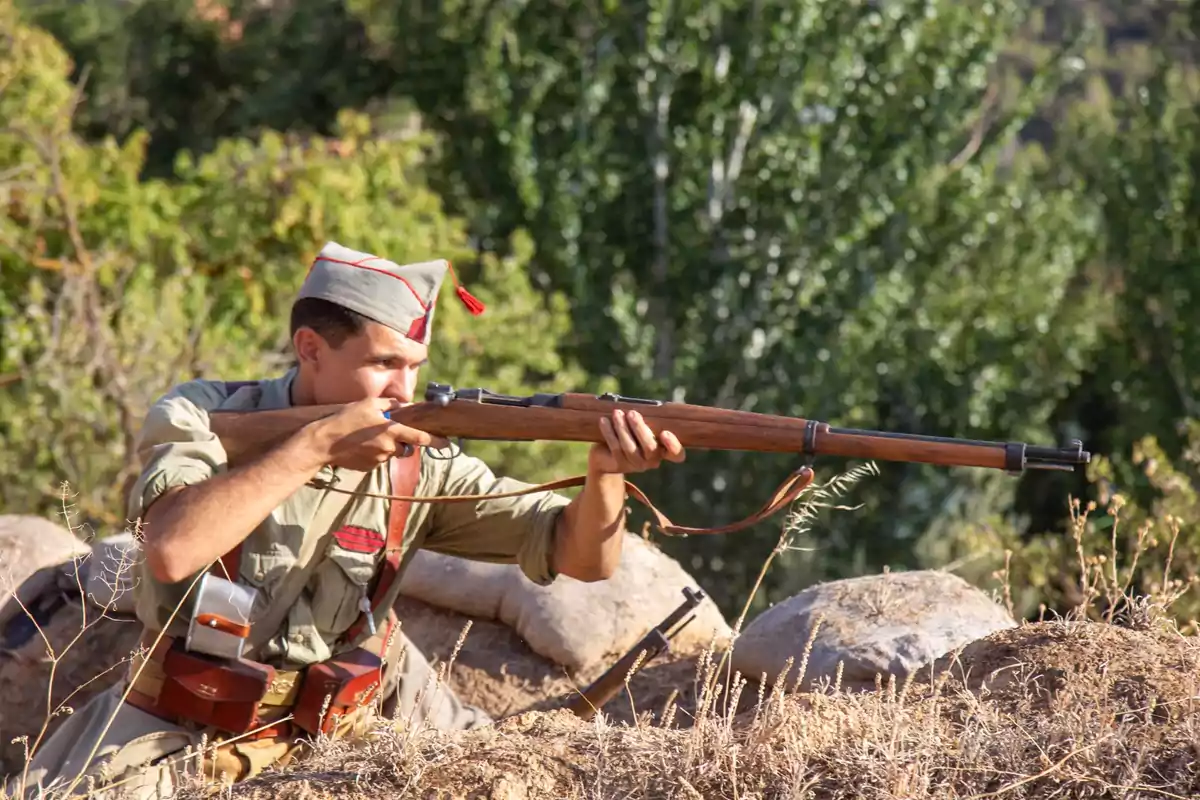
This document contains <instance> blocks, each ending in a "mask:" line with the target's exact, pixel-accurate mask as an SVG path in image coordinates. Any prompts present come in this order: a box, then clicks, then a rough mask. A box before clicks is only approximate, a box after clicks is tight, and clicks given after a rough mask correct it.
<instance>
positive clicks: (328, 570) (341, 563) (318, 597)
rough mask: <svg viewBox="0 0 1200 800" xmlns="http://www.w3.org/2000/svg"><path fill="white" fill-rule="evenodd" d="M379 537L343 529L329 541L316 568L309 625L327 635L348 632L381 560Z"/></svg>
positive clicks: (381, 549)
mask: <svg viewBox="0 0 1200 800" xmlns="http://www.w3.org/2000/svg"><path fill="white" fill-rule="evenodd" d="M383 546H384V538H383V535H382V534H379V533H377V532H375V531H372V530H370V529H367V528H357V527H344V528H341V529H339V530H337V531H336V532H334V534H333V536H332V537H331V538H330V541H329V544H328V546H327V547H326V550H325V556H324V558H323V559H322V560H321V564H320V566H318V567H317V570H316V576H315V580H314V581H313V589H312V614H313V623H314V624H315V625H316V626H317V628H319V629H320V630H321V631H323V632H325V633H327V634H333V635H337V634H340V633H342V632H343V631H345V630H346V629H347V628H349V627H350V626H351V625H352V624H354V621H355V620H356V619H358V617H359V615H360V614H361V613H362V611H363V605H364V604H363V600H364V598H369V591H370V588H371V580H372V579H373V578H374V577H375V575H376V573H377V572H378V570H379V564H380V562H381V561H382V560H383Z"/></svg>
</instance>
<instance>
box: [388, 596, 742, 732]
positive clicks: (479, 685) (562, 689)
mask: <svg viewBox="0 0 1200 800" xmlns="http://www.w3.org/2000/svg"><path fill="white" fill-rule="evenodd" d="M397 612H398V613H399V614H400V618H401V620H402V629H403V630H404V632H405V633H406V634H407V635H408V637H409V638H410V639H411V640H412V641H413V643H414V644H416V645H417V646H418V647H420V648H421V650H422V652H424V653H425V655H426V656H427V657H429V659H430V660H431V662H433V664H434V666H435V668H436V667H437V666H438V665H439V664H442V663H445V662H446V661H447V660H448V659H449V658H450V656H451V654H452V653H453V651H454V647H455V644H456V643H457V641H458V638H459V635H460V634H461V632H462V629H463V626H464V625H465V624H466V623H467V618H466V617H464V616H462V615H460V614H456V613H454V612H451V611H445V610H443V609H439V608H434V607H432V606H429V605H426V604H425V603H422V602H420V601H418V600H412V599H409V598H401V600H400V603H399V604H398V605H397ZM701 655H702V654H701V653H696V652H678V653H676V652H668V653H664V654H662V655H661V656H659V657H658V658H657V659H655V660H654V661H652V662H650V663H649V664H646V665H645V666H643V667H642V668H641V669H640V670H639V671H638V673H637V674H636V675H635V676H634V677H633V679H632V680H631V681H630V682H629V691H628V692H625V691H622V692H621V694H619V695H618V696H617V697H615V698H613V699H612V700H611V701H609V703H608V704H606V705H605V706H604V708H603V711H604V712H605V714H606V715H607V716H608V717H610V718H611V719H612V720H613V721H614V722H623V723H631V722H632V721H633V719H634V713H635V712H636V713H637V714H638V715H639V716H640V715H643V714H647V713H649V714H650V715H651V716H652V719H653V720H655V721H658V720H659V719H660V718H661V715H662V712H663V711H664V709H665V707H666V705H667V703H668V702H670V703H672V704H674V705H675V706H677V711H676V712H675V714H674V718H673V721H674V724H676V725H687V724H689V722H690V719H691V714H692V713H693V712H694V710H695V703H696V697H697V688H698V683H699V680H698V679H699V677H700V673H699V664H698V661H699V657H700V656H701ZM717 658H719V654H718V655H717ZM602 672H603V668H597V669H595V670H592V671H590V672H587V673H583V674H579V675H574V676H572V675H569V674H567V671H566V670H565V669H564V668H563V667H561V666H559V665H558V664H555V663H553V662H552V661H550V660H549V659H546V658H543V657H542V656H540V655H538V654H537V653H535V652H533V650H531V649H530V648H529V646H528V645H526V644H525V642H523V641H522V640H521V638H520V637H519V636H518V635H517V634H516V633H515V632H514V631H513V630H512V629H511V628H509V627H508V626H507V625H504V624H502V623H499V622H494V621H489V620H475V621H473V622H472V623H471V629H470V630H469V631H468V633H467V638H466V639H465V640H464V641H463V644H462V647H461V648H460V649H459V652H458V655H457V657H456V658H455V660H454V663H453V665H452V668H451V670H450V674H449V681H448V682H449V684H450V687H451V688H452V689H453V690H454V691H455V693H457V694H458V696H459V697H461V698H462V699H463V700H464V701H466V702H468V703H471V704H472V705H477V706H479V707H480V708H482V709H483V710H484V711H486V712H488V714H490V715H491V716H492V717H493V718H496V719H499V718H502V717H507V716H511V715H513V714H519V713H522V712H525V711H550V710H554V709H558V708H562V707H563V706H564V705H565V704H566V703H567V702H569V701H570V700H571V699H572V698H573V697H575V695H576V693H577V691H579V690H582V689H583V688H585V687H586V686H587V685H588V684H589V683H590V682H591V681H592V680H594V679H595V678H597V677H599V675H600V674H601V673H602Z"/></svg>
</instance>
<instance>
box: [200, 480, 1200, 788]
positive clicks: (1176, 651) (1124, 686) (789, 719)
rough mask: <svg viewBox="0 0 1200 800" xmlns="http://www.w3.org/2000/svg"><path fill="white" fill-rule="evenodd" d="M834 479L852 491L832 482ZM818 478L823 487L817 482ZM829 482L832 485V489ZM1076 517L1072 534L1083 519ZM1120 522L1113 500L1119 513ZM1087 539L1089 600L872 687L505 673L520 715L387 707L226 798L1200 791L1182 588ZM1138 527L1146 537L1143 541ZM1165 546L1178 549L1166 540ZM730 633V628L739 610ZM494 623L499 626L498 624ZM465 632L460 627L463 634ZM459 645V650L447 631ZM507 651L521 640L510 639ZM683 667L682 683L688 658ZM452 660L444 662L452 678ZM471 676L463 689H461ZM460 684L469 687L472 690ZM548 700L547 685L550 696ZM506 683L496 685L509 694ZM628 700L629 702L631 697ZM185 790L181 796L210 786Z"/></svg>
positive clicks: (694, 671)
mask: <svg viewBox="0 0 1200 800" xmlns="http://www.w3.org/2000/svg"><path fill="white" fill-rule="evenodd" d="M843 488H844V487H843ZM827 489H828V486H827ZM838 491H840V490H839V489H838V488H837V486H836V485H835V486H834V490H832V491H829V492H828V493H827V494H826V495H825V499H829V498H831V497H832V496H835V495H836V494H837V493H838ZM821 499H822V498H821V496H820V491H819V490H818V491H817V493H816V494H814V495H813V496H811V497H809V498H808V499H807V500H806V502H807V503H808V504H809V505H807V506H806V507H805V509H804V510H802V511H801V512H800V513H798V514H796V515H793V516H792V517H791V518H790V519H789V524H788V530H787V531H785V533H784V535H783V537H781V540H780V545H779V547H778V548H777V550H776V552H781V551H782V550H783V549H785V548H786V547H788V546H790V542H791V540H792V537H793V536H794V535H795V532H796V531H797V529H799V528H801V527H802V526H803V525H804V524H805V523H806V522H807V521H808V520H810V519H811V518H812V509H813V508H814V507H815V504H816V503H817V502H819V501H820V500H821ZM1074 510H1075V512H1076V516H1075V523H1076V530H1075V534H1076V540H1077V541H1080V542H1081V541H1082V539H1083V537H1082V531H1083V529H1084V527H1083V526H1084V525H1085V524H1086V516H1087V513H1088V512H1089V511H1091V509H1090V508H1089V509H1086V510H1080V509H1079V508H1078V506H1075V507H1074ZM1108 511H1109V513H1110V514H1113V515H1114V516H1117V517H1119V513H1120V508H1119V503H1118V504H1116V506H1115V507H1112V506H1110V508H1109V509H1108ZM1117 538H1118V535H1117V534H1116V533H1114V536H1113V542H1112V551H1111V552H1110V553H1106V554H1104V555H1103V556H1102V557H1101V556H1097V555H1096V554H1088V553H1084V552H1083V549H1082V545H1081V546H1080V562H1081V570H1080V584H1081V592H1082V595H1083V596H1084V597H1085V598H1086V599H1087V603H1086V605H1081V606H1080V607H1079V608H1077V609H1074V610H1073V611H1072V613H1071V614H1068V615H1067V616H1066V617H1064V618H1062V619H1049V620H1046V619H1044V620H1042V621H1038V622H1034V623H1028V624H1024V625H1022V626H1020V627H1018V628H1015V629H1009V630H1005V631H1000V632H998V633H995V634H993V635H991V636H988V637H986V638H984V639H981V640H979V641H977V642H974V643H972V644H971V645H969V646H967V647H965V648H962V649H961V650H960V651H959V652H957V653H952V654H947V655H946V656H945V657H943V658H942V659H940V660H939V661H938V662H936V663H935V664H933V665H930V667H929V669H927V670H924V671H923V672H922V674H920V675H914V676H911V677H910V679H909V680H907V681H905V682H901V683H899V684H898V683H897V681H896V680H895V679H891V680H886V679H884V678H881V679H880V682H879V684H878V685H877V687H876V689H875V690H874V691H870V692H849V691H843V690H842V687H840V686H839V685H837V683H836V682H835V684H834V685H832V686H823V687H821V688H820V689H819V690H817V691H814V692H811V693H804V694H799V693H791V692H786V691H784V687H785V686H794V685H795V684H796V682H797V680H798V679H799V677H800V676H802V675H803V672H804V663H803V662H802V663H800V664H798V665H795V672H794V673H793V674H792V675H785V676H784V677H783V678H782V679H781V681H778V682H776V684H775V685H774V686H765V685H761V684H758V683H755V682H747V681H745V680H743V679H742V677H741V676H739V675H729V674H728V661H727V659H725V658H724V657H723V655H722V654H717V653H712V652H706V653H704V654H702V655H701V656H700V657H699V658H695V659H691V660H679V659H675V660H673V661H670V662H669V663H668V664H666V665H660V666H665V667H669V668H670V669H671V670H673V671H672V672H671V673H670V674H671V675H672V676H673V677H674V678H675V679H679V678H684V680H682V681H680V683H681V684H684V685H680V686H679V687H677V688H678V689H679V690H680V692H679V694H678V695H677V698H676V700H680V701H681V702H676V700H668V701H665V702H664V701H663V697H662V694H661V690H662V688H663V687H661V686H655V687H653V691H652V692H650V695H649V700H648V701H647V698H646V697H645V695H640V694H639V686H641V687H645V686H646V684H641V685H639V683H638V677H635V678H634V679H633V680H632V681H630V682H629V683H628V685H627V692H626V695H625V696H624V697H620V698H618V699H617V700H614V701H613V702H612V703H610V706H609V708H608V709H606V711H607V710H610V709H612V708H613V707H614V706H617V705H619V706H621V707H622V711H621V713H620V714H619V716H621V717H624V718H625V720H626V721H625V722H624V723H623V724H614V714H612V713H605V714H601V715H598V716H597V717H596V718H595V719H594V720H592V721H589V722H582V721H580V720H578V719H577V718H576V717H574V716H573V715H571V714H570V713H569V712H567V711H563V710H554V706H555V705H556V700H555V698H548V699H544V700H543V701H541V702H540V703H539V702H533V700H534V698H535V697H536V696H537V694H538V691H539V690H540V691H541V692H543V693H547V692H548V693H550V694H553V695H556V696H557V700H561V699H563V696H564V695H563V692H564V689H566V690H568V691H569V686H567V684H566V683H565V682H564V681H563V679H562V678H560V677H552V678H544V679H542V682H541V684H540V686H539V684H538V680H539V678H538V676H537V675H535V674H532V673H530V674H520V673H518V674H516V675H514V676H509V677H510V678H511V679H513V680H517V681H518V682H519V683H520V685H521V687H522V689H521V691H523V692H527V695H526V696H528V698H529V700H530V702H529V703H528V705H527V706H526V707H535V706H536V707H539V708H543V709H548V710H538V711H526V712H524V713H518V714H516V715H515V716H512V717H509V718H508V719H505V720H503V721H501V722H499V723H497V724H496V725H495V726H493V727H490V728H485V729H481V730H477V731H472V732H468V733H456V734H447V733H443V732H439V731H436V730H432V729H421V728H415V727H413V726H410V725H407V724H405V723H404V722H403V721H402V720H399V721H392V720H382V719H381V720H379V721H378V724H377V725H376V726H375V728H374V729H373V730H371V731H370V732H369V733H368V734H366V735H364V736H363V738H360V739H356V740H353V741H350V740H338V741H329V740H324V741H320V742H318V743H317V745H316V747H315V748H314V750H313V752H312V753H311V754H309V755H308V756H307V757H305V758H303V759H302V760H300V761H298V762H297V763H295V764H293V765H292V766H291V767H289V768H288V769H286V770H281V771H278V772H267V773H265V774H263V775H260V776H259V777H257V778H254V779H252V780H249V781H246V782H243V783H240V784H237V785H236V786H234V787H232V790H230V791H228V792H224V793H223V794H225V795H226V796H229V797H245V798H267V797H281V798H301V797H304V798H322V797H339V798H346V797H372V798H377V799H378V798H409V797H412V798H422V799H424V798H439V799H440V798H460V797H462V798H468V797H469V798H489V799H490V800H518V799H520V798H556V799H557V798H581V799H582V798H587V799H588V800H609V799H610V798H611V799H612V800H616V798H633V797H645V798H664V799H665V798H671V799H674V798H681V799H682V798H686V799H687V800H696V799H697V798H705V799H706V800H707V799H708V798H714V799H715V798H736V800H753V799H755V798H763V799H765V798H796V799H797V800H798V799H799V798H842V797H846V798H851V797H853V798H867V799H873V798H879V799H880V800H883V799H884V798H887V799H888V800H901V799H907V798H972V799H973V800H974V799H975V798H991V797H997V798H1010V799H1015V798H1077V797H1088V798H1093V797H1094V798H1101V797H1103V798H1123V799H1128V800H1133V799H1134V798H1138V799H1140V798H1164V797H1166V798H1183V797H1194V796H1197V795H1200V715H1198V713H1197V712H1198V709H1200V642H1198V641H1197V639H1196V638H1195V637H1192V636H1185V635H1182V634H1181V633H1180V632H1179V631H1178V630H1177V629H1176V628H1175V627H1174V625H1173V624H1172V623H1171V622H1170V621H1169V617H1168V616H1167V612H1168V610H1169V607H1170V605H1171V603H1172V602H1174V600H1176V599H1178V597H1179V596H1180V594H1181V592H1183V591H1187V590H1188V589H1190V587H1191V586H1192V584H1193V582H1192V581H1187V582H1179V581H1175V580H1172V579H1171V578H1170V577H1169V576H1167V575H1164V576H1163V578H1162V581H1161V584H1160V586H1161V592H1158V593H1156V594H1154V595H1152V596H1149V597H1140V598H1138V597H1132V596H1130V595H1129V594H1128V593H1127V589H1128V586H1129V578H1128V577H1127V576H1124V575H1122V574H1121V572H1120V571H1119V570H1118V568H1117V565H1116V564H1115V563H1113V561H1114V560H1115V558H1116V555H1117V551H1118V549H1119V548H1118V541H1117ZM1143 539H1144V536H1139V537H1138V540H1137V544H1138V545H1139V546H1144V545H1145V543H1144V541H1143ZM1169 546H1170V547H1174V542H1171V543H1169ZM738 622H739V625H738V627H739V628H740V622H741V620H739V621H738ZM484 633H485V635H490V636H495V635H497V634H496V633H495V632H492V633H487V631H486V629H485V630H484ZM468 640H469V637H468ZM452 652H453V655H454V656H458V655H461V654H468V653H469V652H470V646H469V644H468V645H464V643H463V642H462V641H459V642H456V643H455V647H454V648H453V651H452ZM514 657H515V651H514ZM684 666H686V667H687V672H688V673H690V674H689V675H687V676H686V677H684V676H683V674H682V670H681V667H684ZM455 668H456V665H455V664H454V663H453V659H451V661H450V662H448V663H445V664H443V665H442V672H441V675H442V677H443V679H446V680H451V679H452V676H454V675H455ZM463 685H464V684H461V683H460V685H458V686H456V687H455V688H458V689H459V690H460V692H461V691H462V688H463ZM467 685H469V684H467ZM543 696H544V695H543ZM513 697H515V695H513V696H510V697H506V698H504V702H510V703H511V702H512V698H513ZM626 708H627V709H629V710H628V712H625V711H624V709H626ZM212 791H213V790H212V788H211V787H208V786H202V785H195V786H190V787H185V788H184V789H183V791H182V792H181V794H180V798H181V800H186V798H200V797H211V796H212Z"/></svg>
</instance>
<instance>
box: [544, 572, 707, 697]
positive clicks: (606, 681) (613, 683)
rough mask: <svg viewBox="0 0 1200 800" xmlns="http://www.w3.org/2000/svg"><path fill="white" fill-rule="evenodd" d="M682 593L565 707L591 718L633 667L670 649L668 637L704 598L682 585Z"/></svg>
mask: <svg viewBox="0 0 1200 800" xmlns="http://www.w3.org/2000/svg"><path fill="white" fill-rule="evenodd" d="M683 596H684V601H683V602H682V603H681V604H680V605H679V607H678V608H676V609H675V610H674V611H672V612H671V613H670V614H668V615H667V618H666V619H664V620H663V621H662V622H660V623H658V624H657V625H655V626H654V627H653V628H651V629H650V631H649V632H648V633H647V634H646V635H645V636H643V637H642V639H641V641H639V642H638V643H637V644H635V645H634V646H633V647H632V648H630V649H629V651H628V652H627V653H625V655H623V656H621V658H620V659H619V660H618V661H617V663H615V664H613V665H612V666H611V667H609V668H608V669H607V670H605V671H604V674H603V675H601V676H600V677H599V678H597V679H596V680H594V681H592V683H591V684H590V685H588V687H587V688H586V689H584V690H583V691H582V692H581V693H580V694H579V695H578V696H577V697H574V698H572V699H571V701H570V702H569V703H567V705H566V708H567V709H569V710H570V711H571V713H573V714H575V716H577V717H579V718H580V719H585V720H587V719H591V718H592V717H593V716H594V715H595V713H596V712H597V711H599V710H600V709H601V708H603V707H604V704H605V703H607V702H608V701H609V700H611V699H613V698H614V697H616V696H617V693H618V692H620V691H621V687H622V686H624V685H625V681H626V680H628V679H629V678H630V677H632V674H633V673H634V672H635V671H636V670H638V669H641V668H642V667H644V666H646V665H647V664H649V663H650V662H651V661H653V660H654V659H655V658H657V657H658V656H659V655H660V654H661V653H663V652H664V651H666V650H670V649H671V641H670V640H671V639H674V638H675V637H676V636H677V635H678V634H679V632H680V631H681V630H683V629H684V628H685V627H686V626H687V625H688V623H690V622H691V621H692V620H693V619H695V618H696V617H695V615H694V614H692V613H691V612H692V610H693V609H695V608H696V606H698V605H700V601H701V600H703V599H704V592H702V591H699V590H696V589H691V588H689V587H686V586H685V587H684V589H683ZM685 617H686V619H685Z"/></svg>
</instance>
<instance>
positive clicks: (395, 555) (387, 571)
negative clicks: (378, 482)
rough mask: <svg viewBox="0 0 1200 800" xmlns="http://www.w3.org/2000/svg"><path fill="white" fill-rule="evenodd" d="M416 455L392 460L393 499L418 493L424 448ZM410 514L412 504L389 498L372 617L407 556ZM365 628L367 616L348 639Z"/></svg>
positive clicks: (400, 498)
mask: <svg viewBox="0 0 1200 800" xmlns="http://www.w3.org/2000/svg"><path fill="white" fill-rule="evenodd" d="M413 451H414V452H413V454H412V455H410V456H396V457H394V458H392V459H391V463H390V465H389V470H388V473H389V476H390V478H391V483H392V492H393V493H394V495H411V494H413V493H414V492H415V491H416V490H417V481H418V480H419V479H420V477H421V448H419V447H417V448H413ZM411 512H412V503H411V502H408V501H406V500H404V499H403V498H402V497H397V496H393V497H391V498H390V507H389V509H388V532H387V541H386V543H385V544H384V546H383V563H381V564H380V568H379V575H378V577H377V579H376V583H375V591H374V592H372V593H371V612H370V613H371V614H372V615H374V614H375V613H376V611H378V609H379V605H380V603H382V602H383V599H384V598H385V597H387V594H388V591H389V590H390V589H391V588H392V584H393V583H395V582H396V578H397V576H398V575H399V574H400V561H401V560H402V555H403V552H404V531H405V528H407V527H408V517H409V514H410V513H411ZM366 624H367V616H366V613H364V614H362V615H361V616H359V618H358V620H357V621H356V622H355V623H354V624H353V625H351V626H350V629H349V630H347V631H346V633H345V639H346V640H347V641H353V640H354V638H355V637H357V636H358V634H359V633H361V632H362V629H363V626H364V625H366ZM385 640H386V634H385Z"/></svg>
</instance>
